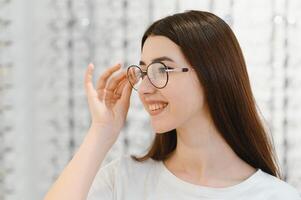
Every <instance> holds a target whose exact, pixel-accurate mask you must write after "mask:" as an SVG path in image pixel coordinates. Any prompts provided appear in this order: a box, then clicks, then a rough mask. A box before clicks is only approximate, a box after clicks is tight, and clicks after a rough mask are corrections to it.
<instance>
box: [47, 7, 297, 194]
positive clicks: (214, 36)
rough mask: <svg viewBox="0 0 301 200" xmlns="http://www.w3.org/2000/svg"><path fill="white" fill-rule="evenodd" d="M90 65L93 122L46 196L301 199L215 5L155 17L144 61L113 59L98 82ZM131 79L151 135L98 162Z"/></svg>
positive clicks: (116, 128)
mask: <svg viewBox="0 0 301 200" xmlns="http://www.w3.org/2000/svg"><path fill="white" fill-rule="evenodd" d="M93 68H94V67H93V65H92V64H90V65H89V66H88V69H87V73H86V76H85V88H86V93H87V97H88V103H89V109H90V112H91V116H92V123H91V127H90V129H89V131H88V133H87V135H86V137H85V139H84V142H83V144H82V145H81V147H80V148H79V150H78V152H77V153H76V154H75V156H74V157H73V159H72V160H71V161H70V163H69V164H68V165H67V167H66V168H65V169H64V171H63V172H62V174H61V175H60V177H59V178H58V180H57V181H56V182H55V183H54V185H53V186H52V188H51V189H50V190H49V192H48V194H47V195H46V197H45V199H47V200H50V199H51V200H54V199H55V200H59V199H64V200H66V199H70V200H71V199H72V200H77V199H78V200H79V199H81V200H82V199H87V198H88V199H89V200H113V199H115V200H141V199H156V200H159V199H173V200H176V199H187V200H188V199H189V200H190V199H191V200H193V199H195V200H196V199H228V200H230V199H231V200H234V199H235V200H236V199H237V200H251V199H252V200H255V199H260V200H272V199H273V200H276V199H279V200H283V199H289V200H297V199H300V196H299V194H298V192H297V190H296V189H295V188H293V187H292V186H290V185H289V184H287V183H285V182H284V181H282V180H281V174H280V172H279V167H278V166H277V162H276V156H275V154H274V148H273V146H272V144H271V142H270V138H269V137H268V134H267V132H266V130H265V129H264V126H263V124H262V122H261V120H260V117H259V115H258V113H257V111H256V104H255V101H254V97H253V95H252V91H251V87H250V81H249V77H248V74H247V69H246V64H245V61H244V58H243V54H242V52H241V49H240V46H239V44H238V42H237V40H236V38H235V36H234V34H233V32H232V31H231V29H230V27H229V26H228V25H227V24H226V23H225V22H224V21H223V20H222V19H220V18H219V17H217V16H216V15H214V14H212V13H209V12H201V11H186V12H184V13H178V14H174V15H171V16H167V17H165V18H163V19H160V20H158V21H156V22H154V23H153V24H152V25H151V26H150V27H149V28H148V29H147V30H146V32H145V33H144V35H143V38H142V45H141V61H140V63H139V66H135V65H132V66H130V67H128V68H127V70H119V69H120V64H117V65H115V66H112V67H110V68H108V69H107V70H106V71H105V72H104V73H103V74H102V75H101V76H100V77H99V81H98V83H97V87H96V89H95V88H94V86H93V85H92V81H91V80H92V72H93ZM133 89H134V91H136V92H138V93H139V97H140V99H141V101H142V103H143V105H144V107H145V110H146V111H147V112H148V113H149V115H150V119H151V125H152V128H153V129H154V132H155V133H156V136H155V139H154V141H153V144H152V146H151V147H150V149H149V151H148V152H147V153H146V155H143V156H141V157H138V156H127V155H125V156H121V157H119V158H117V159H116V160H114V161H112V162H111V163H109V164H108V165H106V166H104V167H102V168H100V169H99V167H100V165H101V163H102V161H103V159H104V157H105V155H106V154H107V152H108V151H109V150H110V148H111V147H112V145H113V144H114V142H115V141H116V139H117V137H118V135H119V133H120V130H121V129H122V127H123V124H124V122H125V120H126V116H127V113H128V109H129V105H130V96H131V93H132V90H133ZM93 181H94V182H93ZM92 183H93V184H92Z"/></svg>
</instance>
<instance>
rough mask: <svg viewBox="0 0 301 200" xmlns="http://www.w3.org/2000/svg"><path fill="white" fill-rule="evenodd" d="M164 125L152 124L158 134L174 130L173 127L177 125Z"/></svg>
mask: <svg viewBox="0 0 301 200" xmlns="http://www.w3.org/2000/svg"><path fill="white" fill-rule="evenodd" d="M164 125H165V124H164ZM164 125H162V126H159V125H152V127H153V130H154V132H155V133H156V134H163V133H166V132H168V131H172V130H173V129H175V127H166V125H165V126H164Z"/></svg>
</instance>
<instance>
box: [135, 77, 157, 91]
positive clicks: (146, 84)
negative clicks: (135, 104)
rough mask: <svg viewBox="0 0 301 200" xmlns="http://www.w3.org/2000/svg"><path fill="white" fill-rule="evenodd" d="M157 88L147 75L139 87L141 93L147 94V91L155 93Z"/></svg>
mask: <svg viewBox="0 0 301 200" xmlns="http://www.w3.org/2000/svg"><path fill="white" fill-rule="evenodd" d="M156 89H157V88H156V87H155V86H153V84H152V83H151V82H150V80H149V79H148V77H147V76H144V77H143V79H142V81H141V83H140V85H139V88H138V92H139V93H140V94H147V93H153V92H155V90H156Z"/></svg>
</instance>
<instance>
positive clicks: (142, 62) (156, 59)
mask: <svg viewBox="0 0 301 200" xmlns="http://www.w3.org/2000/svg"><path fill="white" fill-rule="evenodd" d="M160 61H171V62H175V61H174V60H173V59H171V58H169V57H167V56H162V57H159V58H154V59H153V60H152V62H160ZM139 65H146V64H145V62H144V61H142V60H140V62H139Z"/></svg>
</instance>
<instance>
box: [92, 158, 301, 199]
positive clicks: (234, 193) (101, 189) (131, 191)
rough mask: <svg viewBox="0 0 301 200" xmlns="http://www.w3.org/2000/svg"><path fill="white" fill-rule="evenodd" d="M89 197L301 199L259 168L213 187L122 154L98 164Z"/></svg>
mask: <svg viewBox="0 0 301 200" xmlns="http://www.w3.org/2000/svg"><path fill="white" fill-rule="evenodd" d="M87 199H88V200H113V199H114V200H146V199H147V200H178V199H181V200H183V199H185V200H202V199H215V200H301V198H300V196H299V193H298V191H297V190H296V189H295V188H294V187H292V186H291V185H289V184H288V183H286V182H284V181H282V180H280V179H278V178H276V177H274V176H271V175H270V174H268V173H265V172H263V171H262V170H260V169H257V171H256V172H255V173H254V174H253V175H251V176H250V177H249V178H247V179H246V180H244V181H243V182H241V183H239V184H236V185H234V186H230V187H225V188H213V187H207V186H200V185H195V184H192V183H189V182H186V181H184V180H182V179H180V178H178V177H177V176H175V175H174V174H173V173H171V172H170V171H169V170H168V169H167V168H166V166H165V165H164V164H163V162H162V161H154V160H152V159H148V160H146V161H144V162H137V161H135V160H133V159H132V158H131V157H130V156H128V155H126V156H125V155H124V156H121V157H119V158H118V159H115V160H114V161H112V162H110V163H109V164H107V165H106V166H104V167H102V168H100V170H99V171H98V173H97V175H96V177H95V179H94V182H93V184H92V186H91V188H90V191H89V194H88V198H87Z"/></svg>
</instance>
